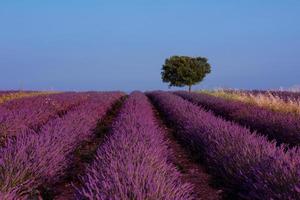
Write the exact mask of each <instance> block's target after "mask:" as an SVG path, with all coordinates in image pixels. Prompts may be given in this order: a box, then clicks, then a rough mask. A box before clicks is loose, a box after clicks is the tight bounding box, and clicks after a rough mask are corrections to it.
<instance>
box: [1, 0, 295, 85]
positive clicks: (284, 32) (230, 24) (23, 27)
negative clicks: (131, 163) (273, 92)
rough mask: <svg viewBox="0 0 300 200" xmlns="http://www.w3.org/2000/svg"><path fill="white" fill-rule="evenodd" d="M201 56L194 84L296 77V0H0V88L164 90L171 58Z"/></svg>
mask: <svg viewBox="0 0 300 200" xmlns="http://www.w3.org/2000/svg"><path fill="white" fill-rule="evenodd" d="M175 54H176V55H189V56H205V57H207V58H208V59H209V62H210V64H211V65H212V73H211V74H209V75H208V76H207V78H206V79H205V81H203V82H202V83H201V84H199V85H198V86H196V87H195V88H214V87H233V88H245V89H250V88H261V89H264V88H278V87H280V86H282V87H290V86H293V85H299V84H300V1H299V0H247V1H246V0H160V1H159V0H157V1H154V0H126V1H125V0H123V1H121V0H120V1H116V0H106V1H102V0H26V1H25V0H0V89H2V90H3V89H19V88H20V87H21V88H23V89H51V88H53V89H59V90H124V91H131V90H135V89H138V90H150V89H167V88H168V87H167V84H163V83H162V82H161V77H160V71H161V66H162V64H163V62H164V60H165V58H167V57H169V56H171V55H175Z"/></svg>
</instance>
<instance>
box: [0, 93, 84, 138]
mask: <svg viewBox="0 0 300 200" xmlns="http://www.w3.org/2000/svg"><path fill="white" fill-rule="evenodd" d="M88 97H89V94H88V93H61V94H52V95H42V96H37V97H28V98H23V99H17V100H12V101H10V102H7V103H4V104H2V105H1V106H0V136H1V137H2V138H6V137H9V136H15V135H16V134H20V133H24V132H28V131H32V132H38V131H39V128H40V127H41V126H42V125H43V124H45V123H46V122H47V121H49V120H50V119H52V118H55V117H58V116H62V115H63V114H65V113H66V112H67V111H68V110H70V109H72V108H74V107H76V106H78V105H79V104H80V103H83V102H84V101H86V100H87V99H88Z"/></svg>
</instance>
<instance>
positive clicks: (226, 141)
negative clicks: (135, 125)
mask: <svg viewBox="0 0 300 200" xmlns="http://www.w3.org/2000/svg"><path fill="white" fill-rule="evenodd" d="M149 96H150V98H151V99H152V100H153V102H154V104H155V105H156V106H157V107H158V108H159V109H160V110H161V111H162V112H163V113H164V115H165V117H166V119H167V120H168V121H169V123H171V124H172V125H174V126H175V127H176V128H177V129H178V132H179V133H178V137H180V138H181V139H182V141H183V142H184V143H185V144H186V146H187V147H189V148H190V149H191V150H192V151H194V152H195V153H196V154H198V155H199V156H201V157H202V158H203V159H204V162H205V163H206V165H207V166H208V170H209V171H210V172H211V173H212V174H214V175H215V176H216V177H218V178H220V180H222V181H223V183H224V186H226V187H227V188H228V190H229V191H230V192H232V193H235V194H236V195H238V197H239V198H242V199H249V200H250V199H251V200H254V199H257V200H260V199H274V200H275V199H278V200H279V199H287V200H292V199H300V170H299V169H300V152H299V151H298V150H297V149H295V148H292V149H290V150H289V151H287V152H285V151H284V149H283V148H282V147H276V144H275V143H271V142H268V141H267V139H266V138H265V137H263V136H259V135H257V134H255V133H251V132H250V131H249V130H248V129H246V128H243V127H241V126H238V125H236V124H234V123H231V122H228V121H225V120H223V119H221V118H218V117H216V116H214V115H213V114H212V113H211V112H206V111H204V110H203V109H202V108H201V107H198V106H196V105H193V104H192V103H190V102H188V101H186V100H184V99H182V98H180V97H179V96H176V95H173V94H170V93H163V92H154V93H151V94H149Z"/></svg>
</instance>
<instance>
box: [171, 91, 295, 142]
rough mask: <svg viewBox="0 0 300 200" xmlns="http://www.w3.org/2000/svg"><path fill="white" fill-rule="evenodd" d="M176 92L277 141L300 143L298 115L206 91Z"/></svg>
mask: <svg viewBox="0 0 300 200" xmlns="http://www.w3.org/2000/svg"><path fill="white" fill-rule="evenodd" d="M176 94H177V95H179V96H181V97H183V98H184V99H187V100H189V101H191V102H193V103H195V104H197V105H201V106H203V107H204V108H206V109H209V110H212V111H213V112H214V113H215V114H217V115H219V116H222V117H224V118H225V119H228V120H232V121H234V122H237V123H239V124H241V125H243V126H246V127H249V128H250V129H251V130H252V131H254V130H256V131H258V132H259V133H261V134H264V135H266V136H268V137H269V139H271V140H272V139H275V140H276V141H277V142H278V143H279V144H282V143H286V144H289V145H290V146H297V145H299V144H300V118H299V117H296V116H292V115H289V114H286V113H279V112H273V111H270V110H268V109H266V108H262V107H258V106H255V105H250V104H246V103H243V102H239V101H231V100H226V99H222V98H219V97H214V96H211V95H207V94H196V93H191V94H189V93H187V92H176Z"/></svg>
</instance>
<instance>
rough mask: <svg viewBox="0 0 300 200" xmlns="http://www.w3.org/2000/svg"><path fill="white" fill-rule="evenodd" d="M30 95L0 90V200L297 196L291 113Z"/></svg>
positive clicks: (110, 95)
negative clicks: (2, 99) (0, 100)
mask: <svg viewBox="0 0 300 200" xmlns="http://www.w3.org/2000/svg"><path fill="white" fill-rule="evenodd" d="M222 92H223V93H224V91H222ZM225 92H227V93H228V94H227V95H231V94H232V91H225ZM30 93H31V92H29V91H28V92H22V94H21V97H20V96H18V94H19V92H18V91H3V92H0V99H1V97H3V98H4V96H5V95H6V96H7V95H10V96H9V97H10V98H9V99H8V98H6V97H5V98H6V100H5V101H3V102H2V103H1V104H0V138H1V140H0V141H1V143H0V199H3V200H14V199H61V200H63V199H78V200H80V199H90V200H92V199H101V200H102V199H103V200H105V199H122V200H125V199H137V200H140V199H169V200H175V199H178V200H179V199H211V200H213V199H248V200H252V199H257V200H261V199H266V200H267V199H270V200H271V199H274V200H275V199H278V200H284V199H286V200H294V199H295V200H296V199H300V152H299V150H298V147H299V145H300V117H299V115H298V114H295V113H294V112H292V111H291V112H281V111H280V109H282V108H281V107H280V109H279V110H273V109H271V108H270V107H268V106H265V105H266V104H261V105H258V104H253V103H249V102H246V101H243V99H242V100H237V99H230V98H225V97H224V94H223V93H222V95H223V96H221V95H219V96H217V95H216V94H209V93H208V92H197V93H196V92H191V93H189V92H182V91H181V92H163V91H153V92H145V93H142V92H138V91H136V92H132V93H130V94H126V93H123V92H60V93H53V92H52V93H45V92H42V93H40V92H34V95H28V94H30ZM235 93H236V94H237V92H235ZM240 93H247V94H246V95H249V93H251V94H253V95H254V96H255V95H257V93H258V92H257V91H241V92H240ZM24 94H26V95H24ZM259 94H260V95H270V93H268V92H266V91H264V92H263V91H261V92H259ZM239 95H242V94H239ZM272 95H274V96H273V97H274V98H275V97H276V99H277V101H278V102H281V100H280V99H282V102H286V104H284V105H285V106H287V107H288V106H289V103H292V102H294V103H295V102H297V101H298V99H297V98H295V97H296V96H298V95H299V94H297V93H289V92H285V93H283V92H280V93H278V95H277V93H275V92H273V93H272ZM269 97H270V96H268V98H269ZM266 98H267V97H266ZM274 98H273V101H274ZM264 101H267V100H266V99H264ZM269 101H270V102H271V100H269ZM274 105H277V104H274Z"/></svg>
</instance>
